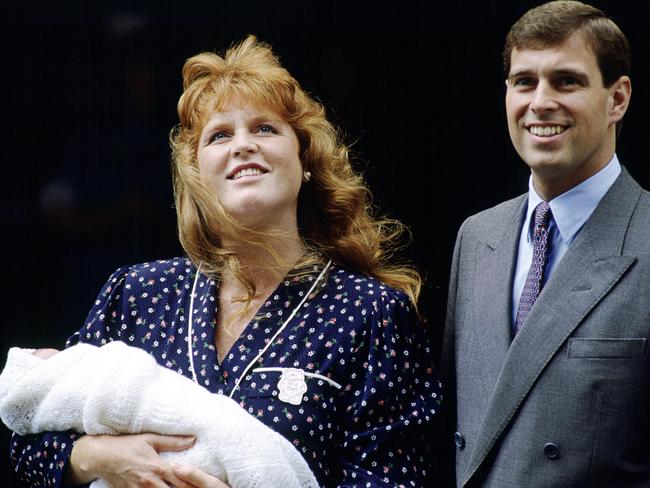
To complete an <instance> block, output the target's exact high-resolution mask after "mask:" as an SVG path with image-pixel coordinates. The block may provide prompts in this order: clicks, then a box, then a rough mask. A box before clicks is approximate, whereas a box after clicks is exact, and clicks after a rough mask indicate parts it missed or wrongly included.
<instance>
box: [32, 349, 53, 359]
mask: <svg viewBox="0 0 650 488" xmlns="http://www.w3.org/2000/svg"><path fill="white" fill-rule="evenodd" d="M58 352H59V351H57V350H56V349H36V350H35V351H34V352H33V353H32V354H33V355H34V356H38V357H39V358H41V359H48V358H51V357H52V356H54V355H55V354H57V353H58Z"/></svg>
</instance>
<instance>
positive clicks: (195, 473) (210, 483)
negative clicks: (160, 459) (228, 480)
mask: <svg viewBox="0 0 650 488" xmlns="http://www.w3.org/2000/svg"><path fill="white" fill-rule="evenodd" d="M171 466H172V469H173V470H174V473H175V474H176V476H178V477H179V478H180V479H182V480H183V481H186V482H187V483H189V484H190V485H192V486H193V487H196V488H230V487H229V486H228V485H227V484H225V483H224V482H223V481H221V480H220V479H219V478H215V477H214V476H211V475H209V474H208V473H206V472H204V471H201V470H200V469H198V468H195V467H193V466H186V465H181V464H176V463H172V464H171Z"/></svg>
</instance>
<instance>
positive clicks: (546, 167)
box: [506, 34, 629, 199]
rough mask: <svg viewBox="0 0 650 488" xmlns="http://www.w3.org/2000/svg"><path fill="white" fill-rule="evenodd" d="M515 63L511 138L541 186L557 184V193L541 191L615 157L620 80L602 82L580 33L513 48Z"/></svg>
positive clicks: (563, 186)
mask: <svg viewBox="0 0 650 488" xmlns="http://www.w3.org/2000/svg"><path fill="white" fill-rule="evenodd" d="M510 66H511V67H510V73H509V74H508V79H507V80H506V84H507V92H506V112H507V116H508V130H509V132H510V138H511V139H512V143H513V144H514V146H515V149H516V150H517V152H518V153H519V156H521V158H522V159H523V160H524V161H525V162H526V164H527V165H528V166H529V167H530V168H531V170H532V173H533V183H534V184H535V188H536V189H537V191H538V192H540V190H541V192H540V193H544V192H545V187H548V186H549V184H550V186H551V187H552V189H551V190H550V191H551V193H554V194H551V195H549V194H548V193H549V191H546V193H547V194H546V195H542V196H543V197H545V198H546V197H548V198H549V199H550V198H553V197H554V196H556V195H558V194H559V193H562V192H564V191H566V190H568V189H570V188H572V187H573V186H575V185H577V184H579V183H580V182H582V181H584V180H585V179H587V178H589V177H590V176H592V175H594V174H595V173H597V172H598V171H599V170H600V169H602V168H603V167H604V166H605V165H606V164H607V163H608V162H609V160H610V159H611V157H612V155H613V153H614V148H615V141H616V135H615V124H616V122H617V121H618V120H620V118H621V117H622V115H623V113H624V110H623V112H622V113H620V114H619V112H618V111H616V110H613V108H614V106H615V104H616V101H615V100H616V96H615V93H616V89H617V85H618V83H619V82H620V80H619V81H617V82H616V83H614V85H613V86H612V87H610V88H605V87H604V86H603V80H602V75H601V73H600V69H599V68H598V63H597V61H596V56H595V54H594V53H593V51H592V49H591V47H590V46H589V45H588V44H587V43H586V41H585V40H584V38H583V36H582V35H580V34H574V35H572V36H571V37H569V38H568V39H567V40H566V41H565V42H564V43H562V44H560V45H558V46H552V47H548V48H544V49H513V51H512V54H511V63H510ZM623 78H625V79H626V80H627V77H621V79H623ZM627 81H628V83H629V80H627ZM626 106H627V105H626ZM619 115H620V116H619ZM547 190H548V188H547Z"/></svg>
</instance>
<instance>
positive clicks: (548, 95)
mask: <svg viewBox="0 0 650 488" xmlns="http://www.w3.org/2000/svg"><path fill="white" fill-rule="evenodd" d="M556 95H557V94H556V92H555V90H554V89H553V87H552V86H551V85H550V84H549V83H546V82H541V81H540V82H539V83H538V84H537V87H536V88H535V92H534V93H533V99H532V100H531V102H530V109H531V110H532V111H533V112H535V113H544V112H550V111H552V110H556V109H557V107H558V103H557V99H556Z"/></svg>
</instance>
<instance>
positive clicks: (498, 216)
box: [442, 169, 650, 488]
mask: <svg viewBox="0 0 650 488" xmlns="http://www.w3.org/2000/svg"><path fill="white" fill-rule="evenodd" d="M526 202H527V197H526V195H522V196H520V197H518V198H515V199H513V200H510V201H507V202H505V203H502V204H501V205H498V206H496V207H494V208H491V209H489V210H486V211H484V212H482V213H480V214H477V215H475V216H473V217H470V218H469V219H468V220H467V221H465V223H464V224H463V226H462V227H461V229H460V231H459V235H458V239H457V241H456V248H455V251H454V260H453V264H452V276H451V285H450V293H449V304H448V312H447V314H448V315H447V324H446V331H445V343H444V350H443V368H442V369H443V379H444V380H445V382H446V384H447V390H446V391H447V398H446V399H445V402H446V403H447V406H448V407H449V408H450V409H451V410H450V413H451V419H448V421H450V422H451V425H452V426H454V425H455V430H456V431H457V432H456V434H455V436H454V441H451V440H450V439H449V441H450V443H451V442H455V444H456V446H455V451H456V453H455V458H456V463H455V465H456V484H457V485H458V486H489V487H517V488H528V487H578V486H581V487H582V486H585V487H586V486H589V487H597V486H603V487H637V486H650V440H649V439H650V401H649V394H650V392H649V383H650V375H649V373H650V371H649V366H650V363H649V354H648V333H649V331H650V193H648V192H646V191H644V190H643V189H642V188H641V187H640V186H639V185H638V184H637V183H636V182H635V181H634V180H633V179H632V178H631V177H630V175H629V174H628V173H627V171H626V170H625V169H623V172H622V174H621V175H620V176H619V178H618V179H617V180H616V182H615V183H614V185H613V186H612V187H611V188H610V190H609V191H608V192H607V194H606V195H605V197H604V198H603V199H602V201H601V202H600V204H599V205H598V207H597V208H596V210H595V211H594V213H593V214H592V215H591V217H590V218H589V220H588V221H587V222H586V223H585V225H584V227H583V228H582V230H581V231H580V233H579V234H578V236H577V237H576V239H575V241H574V242H573V244H572V245H571V246H570V247H569V249H568V250H567V253H566V254H565V256H564V257H563V259H562V260H561V261H560V262H559V263H558V265H557V267H556V269H555V271H554V273H553V275H552V276H551V277H550V279H549V280H548V282H547V283H546V285H545V286H544V288H543V290H542V292H541V294H540V296H539V298H538V300H537V302H536V303H535V305H534V307H533V309H532V310H531V312H530V315H529V316H528V320H527V321H526V323H525V325H524V327H523V328H522V330H521V331H520V332H519V333H518V334H517V336H516V337H515V339H514V340H513V341H511V338H510V325H511V320H512V319H511V293H512V281H513V274H514V267H515V262H516V253H517V245H518V238H519V230H520V228H521V225H522V221H523V218H524V211H525V208H526Z"/></svg>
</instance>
